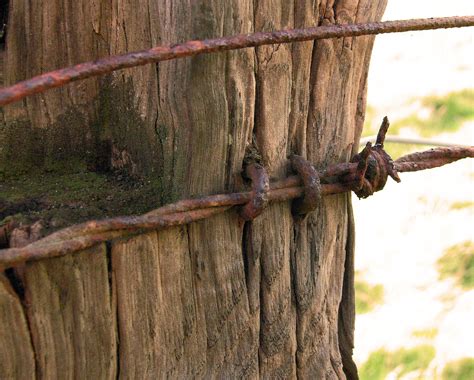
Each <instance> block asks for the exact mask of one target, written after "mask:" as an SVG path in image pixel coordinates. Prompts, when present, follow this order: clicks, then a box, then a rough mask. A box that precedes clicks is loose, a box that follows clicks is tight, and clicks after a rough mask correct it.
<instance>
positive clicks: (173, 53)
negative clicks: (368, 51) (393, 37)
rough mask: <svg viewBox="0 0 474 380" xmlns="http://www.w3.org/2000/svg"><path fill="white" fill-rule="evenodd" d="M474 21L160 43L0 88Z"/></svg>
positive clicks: (9, 95) (7, 93)
mask: <svg viewBox="0 0 474 380" xmlns="http://www.w3.org/2000/svg"><path fill="white" fill-rule="evenodd" d="M473 25H474V16H461V17H440V18H428V19H414V20H397V21H385V22H371V23H364V24H346V25H328V26H318V27H312V28H305V29H291V30H280V31H274V32H266V33H263V32H258V33H253V34H243V35H236V36H230V37H222V38H214V39H208V40H202V41H188V42H184V43H182V44H176V45H170V46H157V47H154V48H151V49H149V50H142V51H136V52H131V53H128V54H124V55H117V56H110V57H106V58H102V59H98V60H96V61H90V62H85V63H80V64H77V65H75V66H72V67H68V68H63V69H59V70H56V71H51V72H48V73H44V74H41V75H38V76H36V77H33V78H31V79H27V80H25V81H22V82H18V83H17V84H15V85H13V86H10V87H5V88H2V89H1V90H0V106H4V105H7V104H10V103H13V102H16V101H19V100H21V99H23V98H25V97H27V96H29V95H33V94H37V93H40V92H44V91H46V90H48V89H51V88H55V87H61V86H64V85H66V84H68V83H71V82H74V81H77V80H82V79H86V78H91V77H96V76H99V75H104V74H107V73H110V72H112V71H116V70H121V69H125V68H129V67H135V66H142V65H146V64H149V63H155V62H160V61H167V60H172V59H178V58H184V57H191V56H196V55H199V54H207V53H215V52H220V51H227V50H236V49H244V48H250V47H257V46H262V45H272V44H281V43H290V42H301V41H310V40H320V39H327V38H341V37H355V36H364V35H375V34H382V33H400V32H408V31H416V30H428V29H442V28H459V27H465V26H473Z"/></svg>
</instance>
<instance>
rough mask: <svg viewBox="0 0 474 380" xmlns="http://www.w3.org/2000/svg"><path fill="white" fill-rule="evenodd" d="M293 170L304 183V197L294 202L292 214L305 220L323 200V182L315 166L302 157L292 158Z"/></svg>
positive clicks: (295, 156) (293, 156) (294, 156)
mask: <svg viewBox="0 0 474 380" xmlns="http://www.w3.org/2000/svg"><path fill="white" fill-rule="evenodd" d="M290 160H291V166H292V168H293V170H294V171H295V172H296V173H298V175H299V176H300V177H301V180H302V181H303V185H304V196H303V197H302V198H298V199H296V200H294V201H293V205H292V210H291V211H292V212H293V215H295V216H300V217H302V218H303V219H304V217H305V216H306V214H308V213H309V212H311V211H313V210H314V209H315V208H316V206H317V205H318V203H319V201H320V200H321V181H320V178H319V174H318V172H317V170H316V169H315V168H314V166H313V165H311V163H310V162H309V161H307V160H305V159H304V158H303V157H301V156H297V155H292V156H291V157H290Z"/></svg>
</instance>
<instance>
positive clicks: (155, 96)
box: [0, 0, 386, 379]
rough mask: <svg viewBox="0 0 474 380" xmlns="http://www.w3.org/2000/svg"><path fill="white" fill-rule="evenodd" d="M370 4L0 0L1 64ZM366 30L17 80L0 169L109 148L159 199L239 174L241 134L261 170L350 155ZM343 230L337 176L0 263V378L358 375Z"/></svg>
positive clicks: (366, 16)
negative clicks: (155, 188) (304, 205)
mask: <svg viewBox="0 0 474 380" xmlns="http://www.w3.org/2000/svg"><path fill="white" fill-rule="evenodd" d="M385 5H386V0H376V1H369V0H338V1H335V0H332V1H330V0H320V1H317V0H314V1H302V0H293V1H286V0H272V1H270V0H253V1H252V0H229V1H222V0H207V1H203V0H200V1H186V0H178V1H171V0H161V1H151V0H133V1H132V0H130V1H122V0H113V1H111V2H104V1H100V0H76V1H64V0H47V1H46V0H38V1H34V2H25V1H21V0H11V2H10V16H9V22H8V34H7V50H6V58H5V82H6V83H5V84H6V85H8V84H12V83H14V82H17V81H19V80H22V79H26V78H27V77H31V76H33V75H36V74H39V73H41V72H45V71H48V70H52V69H55V68H59V67H63V66H68V65H71V64H74V63H78V62H82V61H86V60H92V59H94V58H98V57H102V56H105V55H108V54H119V53H124V52H127V51H132V50H139V49H145V48H149V47H151V46H156V45H164V44H172V43H175V42H179V41H185V40H188V39H204V38H212V37H219V36H224V35H232V34H240V33H251V32H254V31H271V30H277V29H286V28H299V27H306V26H314V25H329V24H334V23H337V24H345V23H353V22H367V21H375V20H379V19H380V18H381V16H382V13H383V10H384V8H385ZM372 43H373V37H357V38H343V39H332V40H320V41H316V42H314V43H313V42H303V43H295V44H282V45H274V46H265V47H259V48H256V49H244V50H239V51H233V52H225V53H217V54H211V55H202V56H198V57H194V58H186V59H181V60H175V61H169V62H163V63H160V64H158V65H148V66H144V67H139V68H134V69H129V70H124V71H119V72H115V73H113V74H111V75H108V76H107V77H102V78H96V79H89V80H85V81H81V82H76V83H74V84H71V85H69V86H66V87H63V88H60V89H55V90H51V91H49V92H46V93H44V94H41V95H35V96H32V97H29V98H27V99H26V100H24V101H23V102H20V103H17V104H14V105H10V106H7V107H4V109H3V111H2V113H3V125H2V126H1V129H0V138H2V139H1V140H0V171H3V173H4V174H5V175H12V173H13V174H15V173H19V172H28V171H31V170H35V171H37V170H51V168H54V169H56V168H57V167H58V166H65V167H67V168H74V167H76V166H80V165H83V164H84V165H87V166H88V167H89V168H90V169H94V170H102V169H104V166H105V169H107V168H114V169H117V168H119V169H121V170H125V171H127V172H129V173H130V174H132V175H134V176H137V177H139V176H141V177H145V178H155V179H158V181H159V184H160V198H161V202H162V203H167V202H170V201H174V200H177V199H182V198H187V197H195V196H201V195H208V194H212V193H221V192H230V191H234V190H237V189H240V186H241V185H240V184H241V180H240V176H241V171H242V166H243V161H244V156H245V153H246V150H247V149H249V147H252V148H253V149H254V150H255V149H256V150H257V151H258V153H259V155H260V156H261V158H262V161H263V164H264V166H265V167H266V169H267V171H268V173H269V175H270V176H271V177H272V178H274V179H278V178H283V177H284V176H286V175H287V174H288V173H289V172H290V168H289V166H288V161H287V157H288V155H289V154H292V153H296V154H300V155H303V156H305V157H306V158H307V159H308V160H310V161H311V162H312V163H314V164H315V166H316V168H323V167H325V166H327V165H328V164H333V163H338V162H345V161H348V160H349V158H350V157H351V155H353V154H354V153H355V151H356V149H357V147H358V140H359V137H360V133H361V130H362V124H363V119H364V113H365V97H366V79H367V71H368V65H369V60H370V54H371V50H372ZM157 206H158V205H157V204H150V205H149V208H150V209H152V208H155V207H157ZM353 234H354V233H353V220H352V211H351V204H350V196H349V195H348V194H342V195H333V196H329V197H326V198H324V199H323V200H322V201H321V203H320V205H319V206H318V208H317V210H316V211H314V212H313V213H311V214H310V215H309V216H308V217H307V218H306V219H305V220H304V221H300V220H295V219H293V217H292V215H291V204H290V203H289V202H282V203H274V204H271V205H269V207H268V208H267V209H266V210H265V211H264V213H263V214H262V215H261V216H260V217H258V218H257V219H255V220H254V221H252V222H246V223H241V221H240V219H239V216H238V213H237V212H236V211H235V210H231V211H229V212H227V213H225V214H223V215H219V216H215V217H213V218H211V219H208V220H204V221H201V222H197V223H193V224H190V225H187V226H183V227H179V228H171V229H168V230H165V231H160V232H157V233H150V234H146V235H141V236H139V237H135V238H132V239H129V240H126V241H117V242H112V244H110V245H107V246H105V245H100V246H97V247H95V248H93V249H92V250H89V251H87V252H84V253H80V254H74V255H73V256H71V257H64V258H58V259H51V260H45V261H42V262H38V263H31V264H27V265H26V268H25V273H24V275H23V276H20V277H21V278H20V277H19V276H17V275H15V274H14V273H13V272H8V273H7V275H6V276H4V277H1V278H0V280H1V281H0V339H2V342H1V345H0V346H3V347H7V345H8V347H14V350H13V352H14V353H15V355H13V354H12V351H6V350H2V349H0V378H4V377H9V376H14V377H15V376H16V377H20V376H23V374H36V376H37V377H44V378H50V377H58V376H60V377H67V378H72V377H80V378H82V377H84V378H86V377H87V378H109V377H115V376H117V375H118V376H120V377H121V378H156V377H159V378H165V377H171V378H193V377H198V378H207V377H210V378H240V377H245V378H247V377H249V378H256V377H262V378H295V377H301V378H313V379H326V378H328V379H332V378H344V377H345V375H346V376H347V377H348V378H356V376H357V375H356V368H355V365H354V364H353V362H352V358H351V356H352V347H353V330H354V291H353V240H354V236H353ZM15 290H16V292H15ZM8 310H12V311H11V313H14V315H15V318H12V315H13V314H11V313H9V312H8ZM6 326H10V327H9V328H10V329H15V331H18V333H17V334H15V335H12V334H10V333H9V330H8V328H7V329H5V328H6ZM2 328H3V330H2ZM5 363H8V364H5ZM25 376H26V375H25Z"/></svg>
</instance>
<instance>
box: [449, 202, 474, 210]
mask: <svg viewBox="0 0 474 380" xmlns="http://www.w3.org/2000/svg"><path fill="white" fill-rule="evenodd" d="M449 208H450V209H451V210H464V209H474V202H473V201H458V202H453V203H451V205H450V206H449Z"/></svg>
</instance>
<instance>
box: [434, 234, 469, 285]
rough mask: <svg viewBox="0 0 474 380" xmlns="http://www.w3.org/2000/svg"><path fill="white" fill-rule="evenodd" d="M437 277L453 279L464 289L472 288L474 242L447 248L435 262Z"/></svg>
mask: <svg viewBox="0 0 474 380" xmlns="http://www.w3.org/2000/svg"><path fill="white" fill-rule="evenodd" d="M437 267H438V272H439V277H440V279H441V280H443V279H446V278H453V279H455V281H456V283H457V284H458V285H460V286H461V287H462V288H464V289H472V288H474V242H472V241H465V242H463V243H459V244H456V245H453V246H451V247H449V248H448V249H447V250H446V251H445V252H444V254H443V256H442V257H441V258H440V259H439V260H438V262H437Z"/></svg>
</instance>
